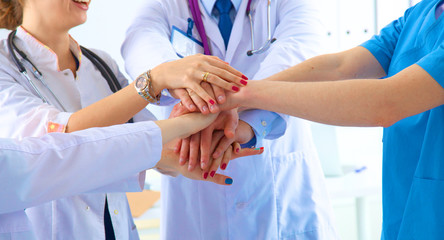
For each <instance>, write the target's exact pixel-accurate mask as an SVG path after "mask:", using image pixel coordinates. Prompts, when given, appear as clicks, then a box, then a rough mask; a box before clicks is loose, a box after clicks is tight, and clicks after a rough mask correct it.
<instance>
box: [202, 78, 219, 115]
mask: <svg viewBox="0 0 444 240" xmlns="http://www.w3.org/2000/svg"><path fill="white" fill-rule="evenodd" d="M200 85H201V86H202V88H203V89H204V90H205V91H206V92H207V93H208V94H209V95H210V96H211V98H213V99H214V98H215V97H214V96H215V94H214V91H213V87H212V85H211V84H209V83H207V82H202V83H200ZM221 91H222V92H223V91H224V90H223V89H221ZM209 107H210V112H212V113H218V112H219V106H218V104H213V105H209Z"/></svg>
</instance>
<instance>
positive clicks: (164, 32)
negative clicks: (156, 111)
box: [121, 0, 180, 106]
mask: <svg viewBox="0 0 444 240" xmlns="http://www.w3.org/2000/svg"><path fill="white" fill-rule="evenodd" d="M165 16H166V12H165V10H164V6H163V5H162V3H161V2H160V1H157V0H153V1H146V3H145V4H143V6H142V7H141V9H140V11H139V12H138V14H137V15H136V17H135V19H134V21H133V22H132V24H131V26H130V27H129V28H128V30H127V32H126V38H125V41H124V43H123V45H122V49H121V53H122V56H123V59H125V69H126V72H127V73H128V74H129V75H130V76H131V78H132V79H135V78H136V77H137V76H139V75H140V74H141V73H143V72H146V71H147V70H148V69H151V68H153V67H155V66H157V65H159V64H162V63H164V62H169V61H173V60H177V59H180V58H179V56H177V54H176V51H174V48H173V46H172V45H171V43H170V29H169V24H168V20H167V18H166V17H165ZM147 43H149V44H147ZM177 102H178V101H177V99H174V98H173V97H171V95H169V93H168V91H164V92H163V94H162V96H161V98H160V102H159V105H161V106H166V105H173V104H176V103H177Z"/></svg>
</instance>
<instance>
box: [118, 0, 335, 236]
mask: <svg viewBox="0 0 444 240" xmlns="http://www.w3.org/2000/svg"><path fill="white" fill-rule="evenodd" d="M247 4H248V1H247V0H243V1H242V0H232V5H233V6H232V8H231V9H230V11H229V15H230V20H231V21H232V24H233V25H232V30H231V35H230V36H229V40H228V41H227V46H226V45H225V42H224V38H223V36H222V34H221V31H220V30H219V27H218V23H219V22H220V19H219V16H220V12H219V10H217V9H216V8H215V5H217V1H216V0H200V1H198V5H199V8H198V9H197V11H198V12H200V14H201V16H202V22H203V25H204V26H205V31H206V35H207V37H208V44H209V48H210V51H211V54H212V55H214V56H217V57H219V58H221V59H222V60H224V61H226V62H227V63H229V64H230V65H231V66H233V67H235V68H236V69H238V70H239V71H241V72H242V73H244V74H245V75H246V76H247V77H248V78H250V79H256V80H258V79H263V78H266V77H268V76H270V75H272V74H274V73H277V72H279V71H282V70H284V69H286V68H288V67H290V66H292V65H294V64H297V63H299V62H301V61H303V60H304V59H306V58H309V57H312V56H314V55H316V54H318V52H317V51H318V50H319V49H320V39H321V24H320V22H319V19H320V18H319V16H318V15H317V14H318V11H317V7H316V1H314V0H276V1H271V14H270V18H271V19H270V20H271V25H270V28H271V29H270V31H271V35H272V37H274V38H276V39H277V40H276V42H274V43H273V44H272V45H271V47H270V48H269V49H268V50H267V51H265V52H264V53H261V54H254V55H252V56H247V51H248V50H251V49H252V46H251V41H252V40H253V41H254V42H255V45H256V46H260V45H262V44H263V43H265V42H266V41H267V31H268V30H267V1H258V0H253V1H252V2H251V10H252V21H253V23H254V33H255V35H254V39H252V36H251V34H250V21H249V19H248V17H247V15H246V9H247ZM189 19H192V20H193V21H194V22H196V21H197V19H193V16H192V13H191V11H190V7H189V3H188V1H187V0H149V1H147V3H146V4H145V6H143V7H142V8H141V9H140V14H139V15H138V16H137V17H136V18H135V20H134V22H133V24H132V26H131V27H130V28H129V29H128V32H127V37H126V40H125V42H124V44H123V46H122V55H123V57H124V59H125V64H126V70H127V72H128V73H129V74H130V75H131V76H132V77H134V76H136V75H137V74H138V73H139V72H140V71H141V70H143V69H147V68H150V67H154V66H157V65H158V64H161V63H164V62H168V61H171V60H175V59H178V58H179V56H178V53H179V54H180V55H183V54H182V52H181V51H180V49H177V47H176V48H175V46H176V45H177V44H176V43H177V42H174V41H176V40H173V44H172V42H171V38H172V32H173V28H175V29H179V30H181V31H182V32H184V33H186V35H188V33H191V34H192V38H194V39H195V40H197V41H200V42H202V38H201V37H200V36H199V34H198V31H197V29H196V27H193V28H190V21H189ZM175 34H177V32H176V33H175ZM184 36H185V34H184ZM196 49H199V48H196ZM152 55H156V56H159V57H156V58H153V57H150V56H152ZM162 101H163V103H164V104H170V107H151V108H150V109H151V110H152V111H154V112H155V113H156V114H157V116H158V117H161V118H165V117H167V116H168V113H169V111H170V109H171V107H172V104H173V103H177V102H178V100H177V101H173V100H171V98H168V97H165V96H163V97H162ZM196 105H198V104H196ZM198 107H199V105H198ZM199 108H200V107H199ZM200 109H201V108H200ZM239 119H240V121H239V126H240V125H241V124H248V125H249V126H251V128H252V130H253V131H254V137H253V138H256V146H264V147H265V153H264V154H263V155H262V156H254V157H248V159H246V160H242V161H238V162H231V163H230V166H229V167H228V168H227V169H226V170H225V173H227V174H231V175H232V176H233V178H235V181H234V183H233V185H232V186H230V187H219V186H214V185H210V184H207V183H198V184H194V183H192V182H191V181H188V180H187V179H185V178H183V177H176V178H172V177H163V178H162V213H163V215H162V220H161V236H162V239H168V240H170V239H202V240H205V239H337V234H336V231H335V229H334V226H333V225H334V223H333V221H332V216H331V208H330V203H329V201H328V195H327V191H326V188H325V183H324V177H323V174H322V170H321V167H320V163H319V161H318V159H317V154H316V151H315V149H314V146H313V144H312V139H311V134H310V130H309V125H308V123H307V122H305V121H303V120H301V119H298V118H293V117H288V116H284V115H278V114H276V113H272V112H267V111H260V110H249V111H245V112H241V113H240V114H239ZM278 137H280V138H278Z"/></svg>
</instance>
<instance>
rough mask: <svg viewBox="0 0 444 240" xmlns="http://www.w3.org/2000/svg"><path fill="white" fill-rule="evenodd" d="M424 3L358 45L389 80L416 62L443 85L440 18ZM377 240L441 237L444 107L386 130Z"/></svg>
mask: <svg viewBox="0 0 444 240" xmlns="http://www.w3.org/2000/svg"><path fill="white" fill-rule="evenodd" d="M440 2H441V1H440V0H423V1H421V2H420V3H418V4H417V5H416V6H414V7H412V8H409V9H408V10H407V11H406V12H405V14H404V16H403V17H401V18H399V19H398V20H396V21H394V22H392V23H391V24H389V25H388V26H386V27H385V28H384V29H383V30H381V33H380V35H377V36H374V37H373V38H372V39H370V40H369V41H367V42H365V43H364V44H362V46H363V47H365V48H367V49H368V50H369V51H370V52H371V53H372V54H373V55H374V56H375V57H376V59H377V60H378V61H379V63H380V64H381V66H382V67H383V68H384V69H385V71H386V73H387V76H388V77H390V76H393V75H395V74H397V73H398V72H400V71H401V70H403V69H405V68H407V67H409V66H411V65H413V64H418V65H419V66H420V67H422V68H423V69H424V70H426V71H427V72H428V73H429V74H430V75H431V76H432V77H433V78H434V79H435V80H436V81H437V82H438V83H439V84H440V85H441V86H444V44H443V43H444V19H443V18H444V15H442V16H440V17H439V18H438V19H435V9H436V6H437V5H438V3H440ZM383 147H384V149H383V192H382V198H383V223H382V224H383V226H382V236H381V239H390V240H391V239H427V240H429V239H444V107H443V106H440V107H437V108H434V109H431V110H429V111H426V112H423V113H420V114H418V115H415V116H412V117H408V118H405V119H403V120H401V121H399V122H397V123H395V124H394V125H393V126H391V127H388V128H385V129H384V135H383Z"/></svg>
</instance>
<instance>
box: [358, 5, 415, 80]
mask: <svg viewBox="0 0 444 240" xmlns="http://www.w3.org/2000/svg"><path fill="white" fill-rule="evenodd" d="M415 7H416V6H415ZM415 7H411V8H409V9H407V11H406V12H405V13H404V16H402V17H400V18H399V19H397V20H395V21H393V22H391V23H389V24H388V25H387V26H385V27H384V28H383V29H381V31H380V33H379V34H378V35H375V36H373V37H372V38H371V39H370V40H368V41H366V42H364V43H363V44H361V46H362V47H364V48H366V49H367V50H369V51H370V52H371V53H372V54H373V56H374V57H375V58H376V59H377V60H378V62H379V64H381V67H382V68H383V69H384V71H385V72H386V73H388V69H389V67H390V62H391V60H392V56H393V53H394V51H395V47H396V44H397V43H398V39H399V35H400V34H401V31H402V29H403V28H404V24H405V22H406V19H407V18H408V16H409V15H410V13H411V12H412V11H413V9H414V8H415Z"/></svg>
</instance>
